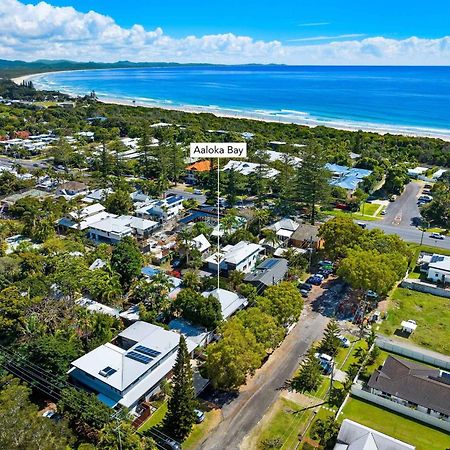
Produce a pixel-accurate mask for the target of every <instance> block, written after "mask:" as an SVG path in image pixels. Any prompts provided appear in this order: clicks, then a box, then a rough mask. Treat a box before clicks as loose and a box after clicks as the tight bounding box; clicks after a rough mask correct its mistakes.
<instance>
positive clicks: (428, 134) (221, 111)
mask: <svg viewBox="0 0 450 450" xmlns="http://www.w3.org/2000/svg"><path fill="white" fill-rule="evenodd" d="M93 70H105V69H82V70H64V71H57V72H42V73H34V74H29V75H22V76H20V77H15V78H12V81H13V82H14V83H16V84H22V83H23V82H24V81H25V82H26V81H33V79H35V78H37V77H41V76H45V75H50V74H54V73H67V72H80V71H82V72H87V71H93ZM108 70H110V69H108ZM111 70H114V69H111ZM38 89H42V88H38ZM60 92H62V93H66V94H68V95H70V96H71V97H74V98H76V97H77V96H78V95H81V94H74V93H73V92H72V93H71V92H67V91H66V92H64V91H63V90H61V91H60ZM98 101H100V102H102V103H107V104H114V105H121V106H132V107H136V106H139V107H145V108H155V109H165V110H169V111H180V112H185V113H189V114H202V113H206V114H213V115H215V116H217V117H223V118H230V119H246V120H257V121H260V122H269V123H284V124H294V125H300V126H306V127H310V128H315V127H318V126H323V127H326V128H333V129H336V130H341V131H351V132H357V131H364V132H368V133H376V134H379V135H385V134H391V135H399V136H406V137H423V138H431V139H441V140H443V141H446V142H450V130H446V129H433V128H430V129H428V128H422V127H415V126H408V125H388V124H376V123H358V122H355V123H354V124H352V123H351V122H344V121H343V120H342V121H341V120H339V119H336V120H319V119H315V118H312V117H310V116H309V115H308V114H307V113H305V115H304V117H303V118H299V117H295V118H292V117H291V118H289V116H288V115H285V116H282V115H277V112H276V111H274V113H273V114H270V113H269V114H268V113H267V112H261V113H259V112H257V111H249V112H248V113H246V112H245V111H243V110H235V112H234V110H232V109H231V108H228V109H227V108H220V107H216V106H214V107H212V106H200V105H199V106H196V105H174V104H170V105H168V104H164V103H162V102H161V103H158V102H154V103H152V102H150V101H148V102H145V101H139V100H132V99H126V98H117V97H109V96H106V95H105V96H103V95H98ZM284 111H286V110H284ZM282 112H283V110H282V111H279V113H282ZM287 112H288V111H287Z"/></svg>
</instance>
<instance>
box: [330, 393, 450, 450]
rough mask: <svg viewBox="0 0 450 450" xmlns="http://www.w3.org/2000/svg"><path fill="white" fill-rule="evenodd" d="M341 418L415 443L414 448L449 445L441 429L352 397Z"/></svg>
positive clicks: (435, 448) (425, 449)
mask: <svg viewBox="0 0 450 450" xmlns="http://www.w3.org/2000/svg"><path fill="white" fill-rule="evenodd" d="M343 419H351V420H354V421H355V422H358V423H361V424H363V425H366V426H368V427H370V428H373V429H374V430H377V431H380V432H381V433H385V434H388V435H389V436H392V437H394V438H397V439H400V440H401V441H404V442H407V443H408V444H411V445H415V446H416V450H443V449H445V448H448V446H449V445H450V439H449V437H448V435H447V434H446V433H445V432H443V431H438V430H436V429H434V428H431V427H428V426H426V425H425V424H422V423H420V422H416V421H414V420H411V419H408V418H406V417H404V416H401V415H398V414H395V413H394V412H391V411H388V410H385V409H383V408H380V407H378V406H376V405H373V404H372V403H368V402H364V401H362V400H359V399H356V398H353V397H352V398H350V399H349V400H348V402H347V404H346V405H345V407H344V410H343V411H342V415H340V416H339V420H343Z"/></svg>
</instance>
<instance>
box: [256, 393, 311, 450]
mask: <svg viewBox="0 0 450 450" xmlns="http://www.w3.org/2000/svg"><path fill="white" fill-rule="evenodd" d="M275 407H276V411H275V413H274V415H273V417H272V418H271V420H270V423H269V424H268V426H266V427H265V428H264V430H263V432H262V433H261V434H260V436H259V439H258V444H259V446H260V445H261V444H262V443H263V442H264V441H273V440H278V442H279V445H278V446H277V447H276V448H280V449H284V450H286V449H292V448H295V444H296V443H297V442H298V437H297V434H298V432H299V430H300V429H301V427H302V426H304V425H305V424H306V422H307V420H308V418H309V414H310V413H311V412H310V411H303V412H301V413H297V414H295V412H297V411H299V410H300V409H302V408H303V407H302V406H300V405H298V404H297V403H295V402H293V401H290V400H287V399H285V398H280V400H279V401H278V402H277V404H276V406H275ZM258 448H259V447H258Z"/></svg>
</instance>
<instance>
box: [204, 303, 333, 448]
mask: <svg viewBox="0 0 450 450" xmlns="http://www.w3.org/2000/svg"><path fill="white" fill-rule="evenodd" d="M327 323H328V319H327V318H326V317H323V316H322V315H321V314H318V313H315V312H313V311H311V309H310V307H309V306H305V309H304V311H303V314H302V317H301V319H300V321H299V322H298V323H297V325H296V326H295V327H294V329H293V330H292V331H291V333H290V334H289V335H288V336H287V337H286V339H285V340H284V341H283V343H282V344H281V345H280V346H279V347H278V348H277V349H276V350H275V351H274V352H273V354H272V355H271V356H270V358H269V359H268V360H267V362H266V363H265V364H264V365H263V366H262V367H261V368H260V369H259V370H257V371H256V373H255V375H254V376H253V377H252V378H251V379H250V380H249V381H248V383H247V384H246V385H245V386H243V387H242V388H241V390H240V392H239V395H238V396H237V397H236V398H235V399H234V400H232V401H231V402H230V403H229V404H226V405H225V406H223V408H222V417H223V419H222V421H221V423H220V424H219V426H218V427H217V428H216V429H215V430H213V431H212V432H211V433H210V434H209V435H208V436H206V439H205V440H204V441H203V443H202V444H201V445H200V447H199V448H200V449H203V450H224V449H227V450H237V449H239V447H240V444H241V442H242V440H243V439H244V437H245V436H246V435H247V434H248V433H250V431H251V430H252V429H253V428H254V427H255V426H256V425H257V423H258V422H259V421H260V420H261V419H262V418H263V417H264V415H265V413H266V412H267V410H268V409H269V407H270V406H271V405H272V404H273V403H274V402H275V401H276V400H277V399H278V397H279V396H280V392H281V391H280V389H281V388H282V387H283V386H284V384H285V382H286V380H288V379H290V378H291V376H292V374H293V373H294V371H295V370H296V369H297V367H298V365H299V363H300V361H301V360H302V359H303V356H304V354H305V353H306V352H307V350H308V349H309V347H310V346H311V344H312V343H313V342H314V341H316V340H318V339H320V338H321V337H322V334H323V331H324V329H325V327H326V325H327Z"/></svg>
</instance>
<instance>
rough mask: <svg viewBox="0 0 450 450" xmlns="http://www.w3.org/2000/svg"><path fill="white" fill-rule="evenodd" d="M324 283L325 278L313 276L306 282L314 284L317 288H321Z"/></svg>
mask: <svg viewBox="0 0 450 450" xmlns="http://www.w3.org/2000/svg"><path fill="white" fill-rule="evenodd" d="M322 281H323V277H319V276H317V275H312V276H310V277H309V278H308V279H307V280H306V282H307V283H308V284H314V285H316V286H320V285H321V284H322Z"/></svg>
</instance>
